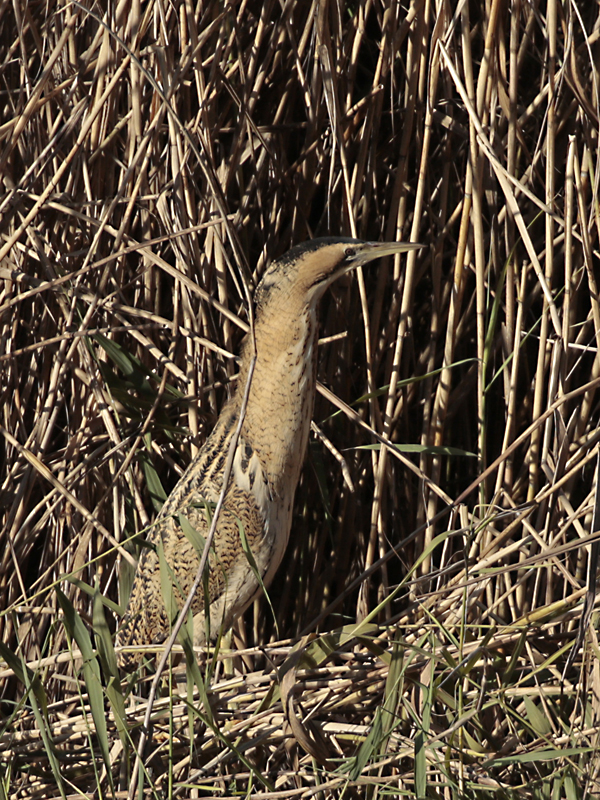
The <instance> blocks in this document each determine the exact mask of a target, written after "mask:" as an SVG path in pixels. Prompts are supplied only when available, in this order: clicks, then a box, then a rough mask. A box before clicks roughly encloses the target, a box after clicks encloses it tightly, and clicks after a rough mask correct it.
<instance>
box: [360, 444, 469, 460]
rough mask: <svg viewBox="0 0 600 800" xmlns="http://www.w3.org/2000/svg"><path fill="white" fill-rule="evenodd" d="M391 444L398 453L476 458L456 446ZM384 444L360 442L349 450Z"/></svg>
mask: <svg viewBox="0 0 600 800" xmlns="http://www.w3.org/2000/svg"><path fill="white" fill-rule="evenodd" d="M390 444H391V446H392V447H394V448H395V449H396V450H398V451H399V452H400V453H427V454H428V455H436V456H467V457H468V458H476V454H475V453H470V452H469V451H468V450H459V449H458V447H438V446H436V445H427V444H396V443H395V442H390ZM382 447H384V445H382V444H380V443H379V442H378V443H376V444H361V445H358V447H351V448H349V449H350V450H381V448H382Z"/></svg>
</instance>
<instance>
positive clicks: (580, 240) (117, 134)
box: [0, 0, 600, 800]
mask: <svg viewBox="0 0 600 800" xmlns="http://www.w3.org/2000/svg"><path fill="white" fill-rule="evenodd" d="M599 15H600V6H598V4H597V3H582V2H577V0H575V1H574V2H566V0H565V1H564V2H562V3H560V2H557V0H547V2H546V3H541V2H539V0H512V1H511V2H510V3H508V2H500V0H486V2H482V3H462V2H454V1H453V0H451V2H444V0H436V2H430V0H408V1H407V3H406V4H400V3H397V2H395V0H387V2H380V0H356V2H349V3H344V2H342V0H339V2H327V0H313V2H306V3H300V2H297V1H296V2H294V0H281V2H275V1H274V0H265V1H264V2H261V3H258V2H255V0H247V1H245V2H244V1H243V0H240V2H234V1H233V0H231V2H228V1H227V0H200V1H199V2H198V3H196V4H194V3H193V2H186V3H171V4H169V3H165V2H163V1H162V0H148V1H147V2H146V3H139V2H137V0H131V2H129V3H126V2H122V3H118V4H115V3H105V4H101V5H94V4H91V3H89V2H87V0H83V2H81V1H80V0H73V2H71V3H53V2H49V3H48V2H47V3H35V2H34V3H25V2H20V0H15V2H14V3H12V4H9V3H8V2H6V0H3V1H2V0H0V20H1V22H2V24H1V25H0V75H1V78H2V80H1V84H0V98H1V103H2V114H1V115H0V176H1V177H2V184H1V190H0V279H1V284H0V344H1V347H0V373H1V379H0V388H1V391H2V408H1V414H2V418H1V420H0V433H1V434H2V436H0V441H1V442H2V458H1V462H0V480H1V490H0V541H1V542H2V549H1V553H2V555H1V565H0V695H1V702H2V705H1V715H0V742H1V743H0V797H2V798H15V800H16V799H17V798H19V799H20V798H31V799H32V800H33V798H55V797H56V798H58V797H63V798H65V797H81V796H82V795H83V796H92V795H93V796H98V797H100V796H102V797H119V798H125V797H128V796H129V797H133V796H134V794H137V796H142V795H144V796H148V797H169V798H170V797H219V798H228V797H238V796H245V797H248V798H263V797H267V796H268V797H273V798H311V797H318V798H342V797H344V798H347V797H357V798H358V797H360V798H362V797H369V798H375V797H384V796H388V795H393V796H403V797H414V798H425V797H427V798H440V799H441V798H444V799H445V798H492V797H501V798H505V797H506V798H517V797H532V798H536V799H537V798H540V800H541V799H542V798H549V797H566V798H569V800H571V798H584V797H585V798H587V797H600V757H599V750H600V741H599V735H600V661H599V658H598V656H599V655H600V648H599V643H598V636H597V621H598V609H597V602H596V595H597V592H596V571H597V562H598V541H599V537H600V521H599V520H600V516H599V514H600V510H599V509H600V499H599V498H600V488H599V486H600V481H599V480H598V473H599V468H598V453H599V442H600V433H599V430H600V424H599V423H600V408H599V403H598V399H599V392H598V389H599V388H600V351H599V342H600V307H599V303H598V280H599V278H600V271H599V265H600V261H599V252H598V251H599V244H598V232H599V226H600V205H599V191H598V180H599V178H598V175H599V169H598V155H599V149H598V130H599V113H600V102H599V96H600V75H599V74H598V69H597V64H598V63H599V56H600V53H599V42H598V39H599V37H600V16H599ZM325 235H346V236H356V237H359V238H363V239H371V240H397V239H403V240H407V241H414V242H420V243H421V244H422V245H423V247H422V248H421V249H420V250H418V251H414V252H412V253H410V254H409V255H408V256H407V257H406V258H404V259H403V260H395V261H389V262H387V263H381V264H379V265H377V266H373V267H371V268H367V269H365V270H364V274H363V273H361V274H358V275H357V276H355V277H353V278H348V280H346V281H345V282H341V283H340V284H339V285H337V286H336V287H335V288H334V290H333V291H332V292H330V294H329V295H328V297H327V298H326V299H325V301H324V303H323V307H322V315H321V317H322V318H321V326H322V330H321V336H322V340H321V345H320V363H319V381H320V386H319V395H318V397H317V403H316V408H315V414H314V421H315V424H314V431H313V432H314V436H313V437H312V440H311V444H310V448H309V453H308V457H307V462H306V465H305V468H304V471H303V474H302V478H301V482H300V486H299V489H298V492H297V497H296V508H295V517H294V524H293V529H292V537H291V541H290V545H289V547H288V551H287V553H286V557H285V560H284V563H283V564H282V566H281V569H280V571H279V574H278V577H277V579H276V581H275V583H274V585H273V586H272V587H271V589H270V591H269V600H270V602H267V601H266V600H265V599H264V598H261V599H260V600H258V601H257V602H256V603H255V605H254V606H253V608H252V609H250V610H249V611H248V612H247V614H246V615H245V617H244V619H242V620H240V621H239V622H238V623H237V624H236V627H235V630H234V632H233V636H232V638H231V642H230V643H229V645H228V647H227V648H222V649H221V650H220V652H217V653H208V654H203V653H198V654H197V660H196V659H193V660H188V661H187V662H186V664H183V663H182V661H181V657H180V656H177V654H175V656H174V658H175V660H174V662H173V665H172V667H171V669H170V670H168V671H167V672H166V673H165V675H163V676H162V682H161V684H160V691H159V696H158V698H157V699H156V700H155V701H154V704H153V707H152V709H151V710H150V711H148V685H149V681H150V680H151V678H152V660H151V659H150V661H148V663H147V666H146V667H144V668H143V669H142V670H141V671H140V672H139V673H138V674H135V675H133V676H129V677H127V676H122V675H120V674H119V671H118V667H117V657H118V654H116V653H115V651H114V648H113V640H114V632H115V629H116V627H117V626H118V624H119V619H120V616H121V614H122V612H123V608H124V605H125V603H126V600H127V596H128V592H129V588H130V585H131V581H132V577H133V571H134V568H135V563H136V559H137V557H138V555H139V552H140V548H141V547H142V546H143V539H144V531H145V530H146V529H147V527H148V525H150V524H151V522H152V520H153V518H154V516H155V514H156V513H157V511H158V509H160V506H161V504H162V501H163V500H164V498H165V497H166V495H167V494H168V492H169V491H170V490H171V489H172V488H173V486H174V484H175V482H176V481H177V478H178V476H179V475H180V474H181V473H182V471H183V469H185V467H186V465H187V464H188V463H189V461H190V459H191V458H192V457H193V455H194V454H195V453H196V452H197V451H198V449H199V447H201V446H202V443H203V442H204V440H205V438H206V436H207V435H208V433H209V432H210V430H211V427H212V425H213V424H214V421H215V420H216V418H217V416H218V413H219V410H220V408H221V407H222V405H223V403H224V402H225V400H226V399H227V396H228V393H229V392H230V391H231V388H232V387H233V386H234V385H235V379H236V371H237V367H236V358H235V356H236V353H237V352H239V345H240V342H241V339H242V338H243V336H244V334H245V331H246V330H247V328H248V320H249V315H250V313H251V308H250V303H249V298H250V297H251V294H252V290H253V287H254V286H255V285H256V283H257V281H258V279H259V278H260V275H261V274H262V272H263V271H264V268H265V266H266V265H267V263H268V262H269V261H270V260H271V259H273V258H275V257H277V256H279V255H281V254H282V253H284V252H285V251H286V250H287V249H289V248H290V247H291V246H292V245H293V244H296V243H298V242H301V241H303V240H305V239H307V238H310V237H313V236H325ZM272 609H275V613H273V610H272ZM178 659H179V660H178ZM146 714H148V715H149V716H150V718H151V722H152V724H151V726H150V728H149V729H146V730H144V731H143V733H141V731H142V729H144V719H145V715H146ZM140 737H141V738H142V740H143V739H144V738H145V739H146V742H145V746H144V747H143V748H142V747H141V742H140ZM141 750H143V752H140V751H141ZM136 754H139V756H140V757H141V761H140V760H139V758H138V757H137V755H136Z"/></svg>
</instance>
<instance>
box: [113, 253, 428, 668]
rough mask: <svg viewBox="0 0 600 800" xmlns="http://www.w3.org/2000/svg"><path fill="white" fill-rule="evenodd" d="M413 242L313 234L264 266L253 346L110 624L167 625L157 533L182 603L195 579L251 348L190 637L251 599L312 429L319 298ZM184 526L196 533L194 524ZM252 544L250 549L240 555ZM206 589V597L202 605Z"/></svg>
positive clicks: (158, 629) (139, 628)
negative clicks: (118, 618) (123, 607)
mask: <svg viewBox="0 0 600 800" xmlns="http://www.w3.org/2000/svg"><path fill="white" fill-rule="evenodd" d="M418 246H419V245H414V244H413V245H411V244H406V243H401V242H393V243H373V242H363V241H359V240H357V239H348V238H324V239H313V240H309V241H307V242H305V243H304V244H301V245H298V246H297V247H294V248H292V249H291V250H290V251H289V252H288V253H286V254H285V255H283V256H282V257H281V258H279V259H278V260H276V261H274V262H273V263H272V264H271V265H270V266H269V267H268V269H267V270H266V272H265V274H264V276H263V278H262V280H261V281H260V283H259V285H258V287H257V289H256V292H255V297H254V300H255V316H254V320H255V322H254V341H255V350H254V345H253V343H252V341H251V338H250V337H247V339H246V341H245V343H244V345H243V347H242V353H241V366H240V371H239V376H238V379H237V388H236V391H235V393H234V394H233V396H232V398H231V399H230V400H229V401H228V402H227V404H226V405H225V407H224V408H223V410H222V412H221V414H220V416H219V418H218V421H217V424H216V426H215V428H214V430H213V431H212V433H211V434H210V436H209V437H208V439H207V440H206V443H205V444H204V446H203V447H202V449H201V450H200V452H199V453H198V455H197V456H196V458H195V459H194V460H193V461H192V463H191V464H190V466H189V467H188V468H187V470H186V471H185V473H184V475H183V476H182V478H181V479H180V481H179V482H178V483H177V485H176V487H175V489H174V490H173V492H172V493H171V495H170V496H169V498H168V499H167V500H166V502H165V504H164V506H163V508H162V510H161V512H160V513H159V515H158V517H157V519H156V522H155V524H154V525H153V526H152V527H151V528H150V532H149V539H150V543H151V544H152V545H153V546H154V547H153V549H147V550H145V551H144V553H143V554H142V556H141V558H140V561H139V564H138V567H137V572H136V575H135V579H134V583H133V588H132V591H131V596H130V598H129V604H128V606H127V611H126V614H125V617H124V620H123V625H122V627H121V629H120V631H119V634H118V639H117V642H118V644H119V645H138V644H139V645H141V644H153V643H159V642H161V641H164V640H165V639H166V638H167V636H168V634H169V628H170V623H171V622H172V620H170V619H169V616H168V614H167V610H166V608H165V604H164V600H163V590H164V579H163V582H162V584H161V576H160V558H159V553H158V552H157V551H158V549H159V543H162V549H163V552H164V561H165V562H166V564H167V565H168V567H169V570H167V572H169V571H170V577H171V578H172V582H173V596H174V597H176V598H177V600H178V602H179V603H180V606H181V605H182V604H183V600H184V599H185V597H186V596H187V594H188V592H189V590H190V588H191V586H192V584H193V582H194V578H195V576H196V572H197V569H198V567H199V563H200V562H199V553H198V551H199V547H198V542H202V541H203V540H204V538H205V537H206V536H207V533H208V530H209V527H210V509H211V508H214V504H215V503H216V502H217V501H218V498H219V495H220V493H221V490H222V487H223V473H224V467H225V462H226V460H227V455H228V451H229V447H230V443H231V441H232V437H233V435H234V431H235V429H236V427H237V425H238V422H239V417H240V409H241V405H242V398H243V396H244V392H245V390H246V383H247V378H248V374H249V368H250V363H251V361H252V358H253V354H254V352H255V353H256V361H255V367H254V373H253V376H252V381H251V384H250V388H249V391H248V394H247V405H246V410H245V416H244V419H243V422H242V427H241V430H240V435H239V438H238V441H237V445H236V450H235V454H234V458H233V467H232V469H231V476H230V483H229V486H228V488H227V491H226V494H225V500H224V503H223V506H222V508H221V512H220V515H219V517H218V520H217V527H216V531H215V538H214V541H213V549H212V550H211V552H210V555H209V560H208V579H207V581H205V584H204V588H201V589H200V590H199V591H198V592H197V593H196V597H195V598H194V601H193V604H192V614H193V620H194V644H195V645H203V644H205V643H206V632H207V630H208V631H209V632H210V633H209V636H210V638H211V639H214V638H216V636H217V635H218V633H219V631H225V630H227V629H228V628H229V627H230V626H231V625H232V623H233V621H234V620H235V619H236V618H237V617H238V616H239V615H240V614H242V613H243V612H244V611H245V610H246V608H248V606H249V605H250V603H251V602H252V601H253V599H254V598H255V597H256V596H257V594H258V592H259V589H260V582H259V579H258V576H257V572H258V573H259V574H260V576H261V577H262V582H263V584H264V586H265V587H268V585H269V583H270V582H271V580H272V578H273V576H274V574H275V572H276V570H277V568H278V566H279V564H280V562H281V559H282V557H283V554H284V551H285V549H286V546H287V543H288V538H289V534H290V526H291V522H292V506H293V503H294V494H295V492H296V485H297V483H298V479H299V477H300V470H301V467H302V462H303V460H304V454H305V451H306V446H307V441H308V434H309V429H310V421H311V417H312V410H313V404H314V395H315V383H316V367H317V334H318V319H317V311H318V306H319V301H320V300H321V298H322V297H323V294H324V293H325V291H326V289H327V288H328V287H329V286H330V285H331V284H332V283H333V281H335V280H336V279H337V278H339V277H340V276H341V275H344V274H345V273H346V272H349V271H350V270H352V269H355V268H356V267H358V266H361V265H363V264H367V263H368V262H370V261H373V260H374V259H376V258H381V257H382V256H388V255H392V254H396V253H402V252H406V251H407V250H411V249H413V248H415V247H418ZM190 526H191V528H190ZM190 530H191V531H192V532H193V531H194V530H195V532H197V533H198V534H200V536H198V537H194V536H191V535H190ZM195 538H196V541H194V539H195ZM248 546H249V548H250V550H251V552H252V556H253V559H252V558H250V557H249V556H248V555H247V548H248ZM252 560H253V561H254V564H252V563H251V561H252ZM164 574H165V568H164V566H163V575H164ZM161 585H162V589H163V590H161ZM205 599H207V600H208V603H209V605H210V608H209V613H208V615H207V614H205ZM207 617H208V619H207ZM138 660H139V656H136V655H130V656H127V655H125V656H124V657H123V663H124V666H125V667H126V668H128V667H130V666H132V665H135V664H136V663H137V661H138Z"/></svg>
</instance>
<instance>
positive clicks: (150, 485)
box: [139, 449, 167, 511]
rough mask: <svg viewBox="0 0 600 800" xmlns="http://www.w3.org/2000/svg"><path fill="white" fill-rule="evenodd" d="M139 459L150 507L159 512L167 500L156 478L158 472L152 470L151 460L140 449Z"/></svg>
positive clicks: (159, 481) (160, 483)
mask: <svg viewBox="0 0 600 800" xmlns="http://www.w3.org/2000/svg"><path fill="white" fill-rule="evenodd" d="M139 459H140V464H141V465H142V469H143V470H144V478H145V480H146V487H147V489H148V494H149V495H150V499H151V500H152V505H153V506H154V510H155V511H160V510H161V508H162V507H163V505H164V502H165V500H166V499H167V493H166V492H165V490H164V487H163V485H162V482H161V480H160V478H159V477H158V472H157V471H156V469H155V468H154V464H153V463H152V459H151V458H150V455H149V453H147V452H146V451H145V450H141V449H140V451H139Z"/></svg>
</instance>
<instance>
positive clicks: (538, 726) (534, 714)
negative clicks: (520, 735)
mask: <svg viewBox="0 0 600 800" xmlns="http://www.w3.org/2000/svg"><path fill="white" fill-rule="evenodd" d="M523 702H524V703H525V710H526V712H527V719H528V720H529V722H530V723H531V727H532V728H533V730H534V731H535V732H536V733H537V734H538V735H539V736H547V735H548V734H549V733H550V732H551V731H552V725H551V724H550V720H549V719H548V717H546V715H545V714H544V713H543V712H542V710H541V709H540V708H539V706H537V705H536V703H534V701H533V700H532V699H531V697H528V696H527V695H525V696H524V697H523Z"/></svg>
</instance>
